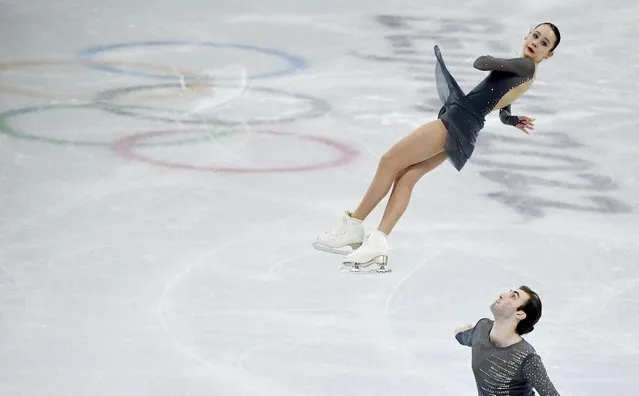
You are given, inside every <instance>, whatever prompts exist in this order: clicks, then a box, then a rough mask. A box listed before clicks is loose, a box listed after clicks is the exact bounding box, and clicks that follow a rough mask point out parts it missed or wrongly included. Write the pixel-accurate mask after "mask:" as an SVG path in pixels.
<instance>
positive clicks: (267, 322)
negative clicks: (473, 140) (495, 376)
mask: <svg viewBox="0 0 639 396" xmlns="http://www.w3.org/2000/svg"><path fill="white" fill-rule="evenodd" d="M521 3H522V2H512V1H490V2H474V1H456V2H439V1H416V0H400V1H382V0H372V1H337V0H326V1H319V2H310V1H292V0H290V1H284V0H262V1H246V0H237V1H227V2H222V1H219V0H213V1H208V2H207V1H203V0H199V1H192V0H182V1H173V0H162V1H160V2H150V1H135V0H133V1H127V2H125V1H113V2H104V1H96V0H87V1H82V2H78V1H70V0H60V1H55V2H45V1H42V0H40V1H30V0H23V1H2V2H0V33H1V36H2V41H1V43H2V44H1V46H0V112H1V114H0V172H1V173H0V183H1V184H0V220H1V221H0V395H2V396H9V395H12V396H13V395H24V396H35V395H60V396H76V395H77V396H80V395H82V396H88V395H100V396H102V395H104V396H107V395H108V396H113V395H119V396H124V395H127V396H129V395H130V396H141V395H154V396H156V395H157V396H165V395H183V396H187V395H189V396H200V395H202V396H203V395H207V396H208V395H220V396H232V395H278V396H287V395H295V396H296V395H309V396H315V395H317V396H319V395H367V396H371V395H385V396H386V395H438V396H439V395H442V396H443V395H473V394H476V390H475V383H474V379H473V376H472V371H471V369H470V349H468V348H466V347H463V346H461V345H459V344H458V343H457V342H456V341H455V339H454V338H453V329H454V328H455V327H457V326H459V325H464V324H467V323H475V322H476V321H477V320H478V319H480V318H482V317H491V314H490V311H489V308H488V307H489V305H490V303H491V302H492V301H493V300H494V299H495V298H496V297H497V295H498V293H500V292H502V291H505V290H508V289H510V288H513V287H517V286H519V285H522V284H525V285H528V286H530V287H532V288H533V289H534V290H536V291H537V292H538V293H539V294H540V296H541V298H542V301H543V303H544V311H543V316H542V318H541V321H540V322H539V324H538V326H537V327H536V329H535V330H534V331H533V332H532V333H531V334H530V335H528V336H527V337H526V339H527V340H528V341H529V342H531V343H532V344H533V346H534V347H535V348H536V349H537V351H538V353H539V354H540V355H541V357H542V359H543V361H544V363H545V365H546V367H547V369H548V372H549V375H550V377H551V379H552V380H553V382H554V384H555V385H556V387H557V388H558V389H559V391H560V392H561V394H562V395H580V396H581V395H597V396H608V395H610V396H612V395H614V396H622V395H627V396H631V395H635V394H636V388H637V373H639V338H638V337H637V326H638V325H639V319H638V318H639V297H637V296H638V295H639V269H638V258H639V233H638V229H639V216H638V215H637V213H638V211H639V198H638V197H639V181H638V180H639V179H638V177H637V174H638V173H639V162H638V159H637V153H638V152H639V148H638V143H639V137H638V135H637V132H638V131H639V119H638V118H637V111H638V110H639V105H638V103H639V95H638V94H637V89H638V88H639V79H638V78H637V75H638V74H639V73H638V72H639V66H638V65H639V52H637V43H636V38H637V37H638V36H639V23H638V20H637V17H636V15H639V3H637V2H636V1H616V2H604V1H578V0H570V1H564V2H561V3H560V4H559V5H558V3H555V2H550V1H536V2H523V4H521ZM543 21H552V22H554V23H556V24H557V25H558V26H559V28H560V29H561V33H562V41H561V44H560V45H559V47H558V48H557V51H556V54H555V56H554V57H553V58H552V59H551V60H548V61H546V62H543V63H542V64H541V65H540V69H539V72H538V75H537V81H536V83H535V85H534V86H533V88H532V89H531V90H530V91H529V92H528V93H527V94H526V95H525V96H524V97H522V98H521V99H520V100H519V101H518V102H516V103H515V104H514V105H513V113H514V114H520V115H529V116H533V117H536V119H537V121H536V125H535V126H536V129H535V132H534V133H533V134H532V135H530V136H527V135H525V134H523V133H521V131H519V130H517V129H515V128H512V127H508V126H504V125H502V124H501V123H500V122H499V119H498V117H497V113H493V114H491V115H490V116H489V117H488V118H487V122H486V127H485V129H484V130H483V131H482V133H481V135H480V138H479V142H478V146H477V149H476V151H475V153H474V155H473V157H472V158H471V160H470V162H469V163H468V164H467V166H466V167H465V168H464V169H463V171H462V172H457V171H456V170H455V169H454V168H453V167H452V165H451V164H450V163H448V162H446V163H444V164H443V165H442V166H441V167H439V168H437V169H436V170H435V171H433V172H432V173H430V174H428V175H426V176H425V177H424V178H423V179H422V181H421V182H420V184H418V186H417V187H416V189H415V191H414V194H413V198H412V201H411V205H410V206H409V208H408V210H407V212H406V214H405V216H404V217H403V218H402V219H401V220H400V222H399V224H398V225H397V228H396V229H395V231H394V232H393V233H392V234H391V238H390V244H391V252H390V258H389V267H390V268H392V270H393V272H391V273H388V274H375V275H370V274H367V275H364V274H352V273H344V272H340V271H338V265H339V261H340V258H341V257H340V256H336V255H331V254H328V253H323V252H319V251H316V250H314V249H313V248H312V247H311V243H312V242H313V240H314V239H315V236H316V235H317V234H318V233H319V232H321V231H323V230H325V229H327V228H329V227H330V226H331V225H333V224H335V222H336V221H339V218H340V217H341V215H342V214H343V212H344V210H353V209H354V208H355V206H356V205H357V203H358V202H359V200H360V198H361V196H362V195H363V193H364V191H365V190H366V188H367V186H368V183H369V181H370V180H371V177H372V175H373V173H374V171H375V167H376V165H377V161H378V160H379V157H380V155H382V154H383V153H384V152H385V151H386V150H387V149H388V148H389V147H390V146H391V145H392V144H393V143H394V142H395V141H397V140H398V139H399V138H401V137H402V136H405V135H406V134H408V133H409V132H410V131H411V130H412V129H413V128H415V127H416V126H418V125H420V124H422V123H425V122H427V121H430V120H432V119H434V118H435V117H436V115H437V111H438V109H439V102H438V98H437V93H436V90H435V79H434V56H433V46H434V45H435V44H439V46H440V47H441V50H442V53H443V56H444V59H445V60H446V62H447V64H448V66H449V67H450V69H451V72H452V73H453V75H454V76H455V77H456V78H457V80H458V82H459V83H460V85H461V86H462V88H463V89H465V90H466V91H468V90H470V89H471V88H472V87H473V86H474V84H476V83H477V82H479V81H480V80H481V79H482V78H483V77H484V75H485V74H484V73H483V72H480V71H478V70H475V69H473V68H472V62H473V60H474V59H475V58H476V57H477V56H480V55H484V54H491V55H494V56H498V57H516V56H519V54H520V47H521V43H522V41H523V38H524V36H525V35H526V34H527V32H528V30H529V29H530V28H532V27H533V26H534V25H535V24H536V23H538V22H543ZM384 204H385V201H383V202H382V205H381V206H380V207H378V208H377V209H376V210H375V212H373V214H372V215H371V217H370V218H369V219H367V222H366V224H367V226H368V227H375V226H377V223H378V221H379V219H380V217H381V213H382V210H383V207H384V206H383V205H384ZM633 373H634V374H633Z"/></svg>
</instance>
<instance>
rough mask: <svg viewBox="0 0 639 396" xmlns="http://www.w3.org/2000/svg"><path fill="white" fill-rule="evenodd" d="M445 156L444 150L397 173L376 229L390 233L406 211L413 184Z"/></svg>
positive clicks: (444, 158)
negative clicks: (397, 175)
mask: <svg viewBox="0 0 639 396" xmlns="http://www.w3.org/2000/svg"><path fill="white" fill-rule="evenodd" d="M446 158H447V154H446V153H445V152H443V153H439V154H437V155H435V156H434V157H431V158H429V159H427V160H425V161H422V162H420V163H418V164H414V165H411V166H410V167H408V168H407V169H406V170H404V171H403V172H402V173H401V174H400V175H399V177H398V178H397V180H395V184H394V185H393V191H392V192H391V195H390V198H389V199H388V204H386V210H385V211H384V216H383V217H382V221H381V222H380V224H379V227H378V230H380V231H381V232H383V233H384V234H386V235H389V234H390V232H391V231H392V230H393V228H394V227H395V225H396V224H397V222H398V221H399V219H400V217H402V215H403V214H404V212H405V211H406V208H407V207H408V202H409V201H410V197H411V194H412V192H413V187H415V184H417V182H418V181H419V179H421V177H422V176H424V175H425V174H426V173H428V172H430V171H431V170H433V169H435V168H437V167H438V166H439V165H441V163H442V162H444V161H445V160H446Z"/></svg>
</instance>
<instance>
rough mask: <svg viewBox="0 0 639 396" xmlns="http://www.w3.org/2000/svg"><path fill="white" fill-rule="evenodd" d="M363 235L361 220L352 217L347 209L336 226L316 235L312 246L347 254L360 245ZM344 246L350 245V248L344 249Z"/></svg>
mask: <svg viewBox="0 0 639 396" xmlns="http://www.w3.org/2000/svg"><path fill="white" fill-rule="evenodd" d="M364 236H365V234H364V225H363V224H362V221H361V220H357V219H354V218H352V217H351V213H350V212H348V211H347V212H346V214H345V215H344V217H342V220H341V222H340V223H339V225H338V226H337V227H334V228H331V229H330V230H329V231H325V232H323V233H321V234H319V235H318V236H317V239H316V240H315V242H313V247H314V248H315V249H317V250H322V251H325V252H329V253H336V254H349V253H351V252H352V251H354V250H355V249H357V248H358V247H360V246H361V245H362V241H364ZM346 246H350V247H351V250H348V249H344V248H345V247H346Z"/></svg>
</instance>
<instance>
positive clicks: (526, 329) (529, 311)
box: [515, 286, 541, 335]
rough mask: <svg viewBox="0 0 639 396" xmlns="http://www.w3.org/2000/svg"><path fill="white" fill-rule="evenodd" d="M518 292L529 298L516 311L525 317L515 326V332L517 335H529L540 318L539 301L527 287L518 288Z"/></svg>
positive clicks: (535, 294)
mask: <svg viewBox="0 0 639 396" xmlns="http://www.w3.org/2000/svg"><path fill="white" fill-rule="evenodd" d="M519 289H520V290H523V291H525V292H526V294H528V295H529V296H530V298H529V299H528V301H526V303H525V304H524V305H522V306H521V307H519V308H517V310H518V311H524V313H525V314H526V317H525V318H524V319H523V320H522V321H520V322H519V323H518V324H517V327H516V328H515V331H516V332H517V334H519V335H523V334H527V333H530V332H531V331H533V330H534V329H535V325H536V324H537V322H538V321H539V318H541V299H540V298H539V296H538V295H537V293H535V292H534V291H532V290H531V289H530V288H529V287H528V286H520V287H519Z"/></svg>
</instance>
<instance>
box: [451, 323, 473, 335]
mask: <svg viewBox="0 0 639 396" xmlns="http://www.w3.org/2000/svg"><path fill="white" fill-rule="evenodd" d="M473 327H475V325H472V324H468V325H466V326H461V327H458V328H456V329H455V334H457V333H461V332H463V331H466V330H470V329H472V328H473Z"/></svg>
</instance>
